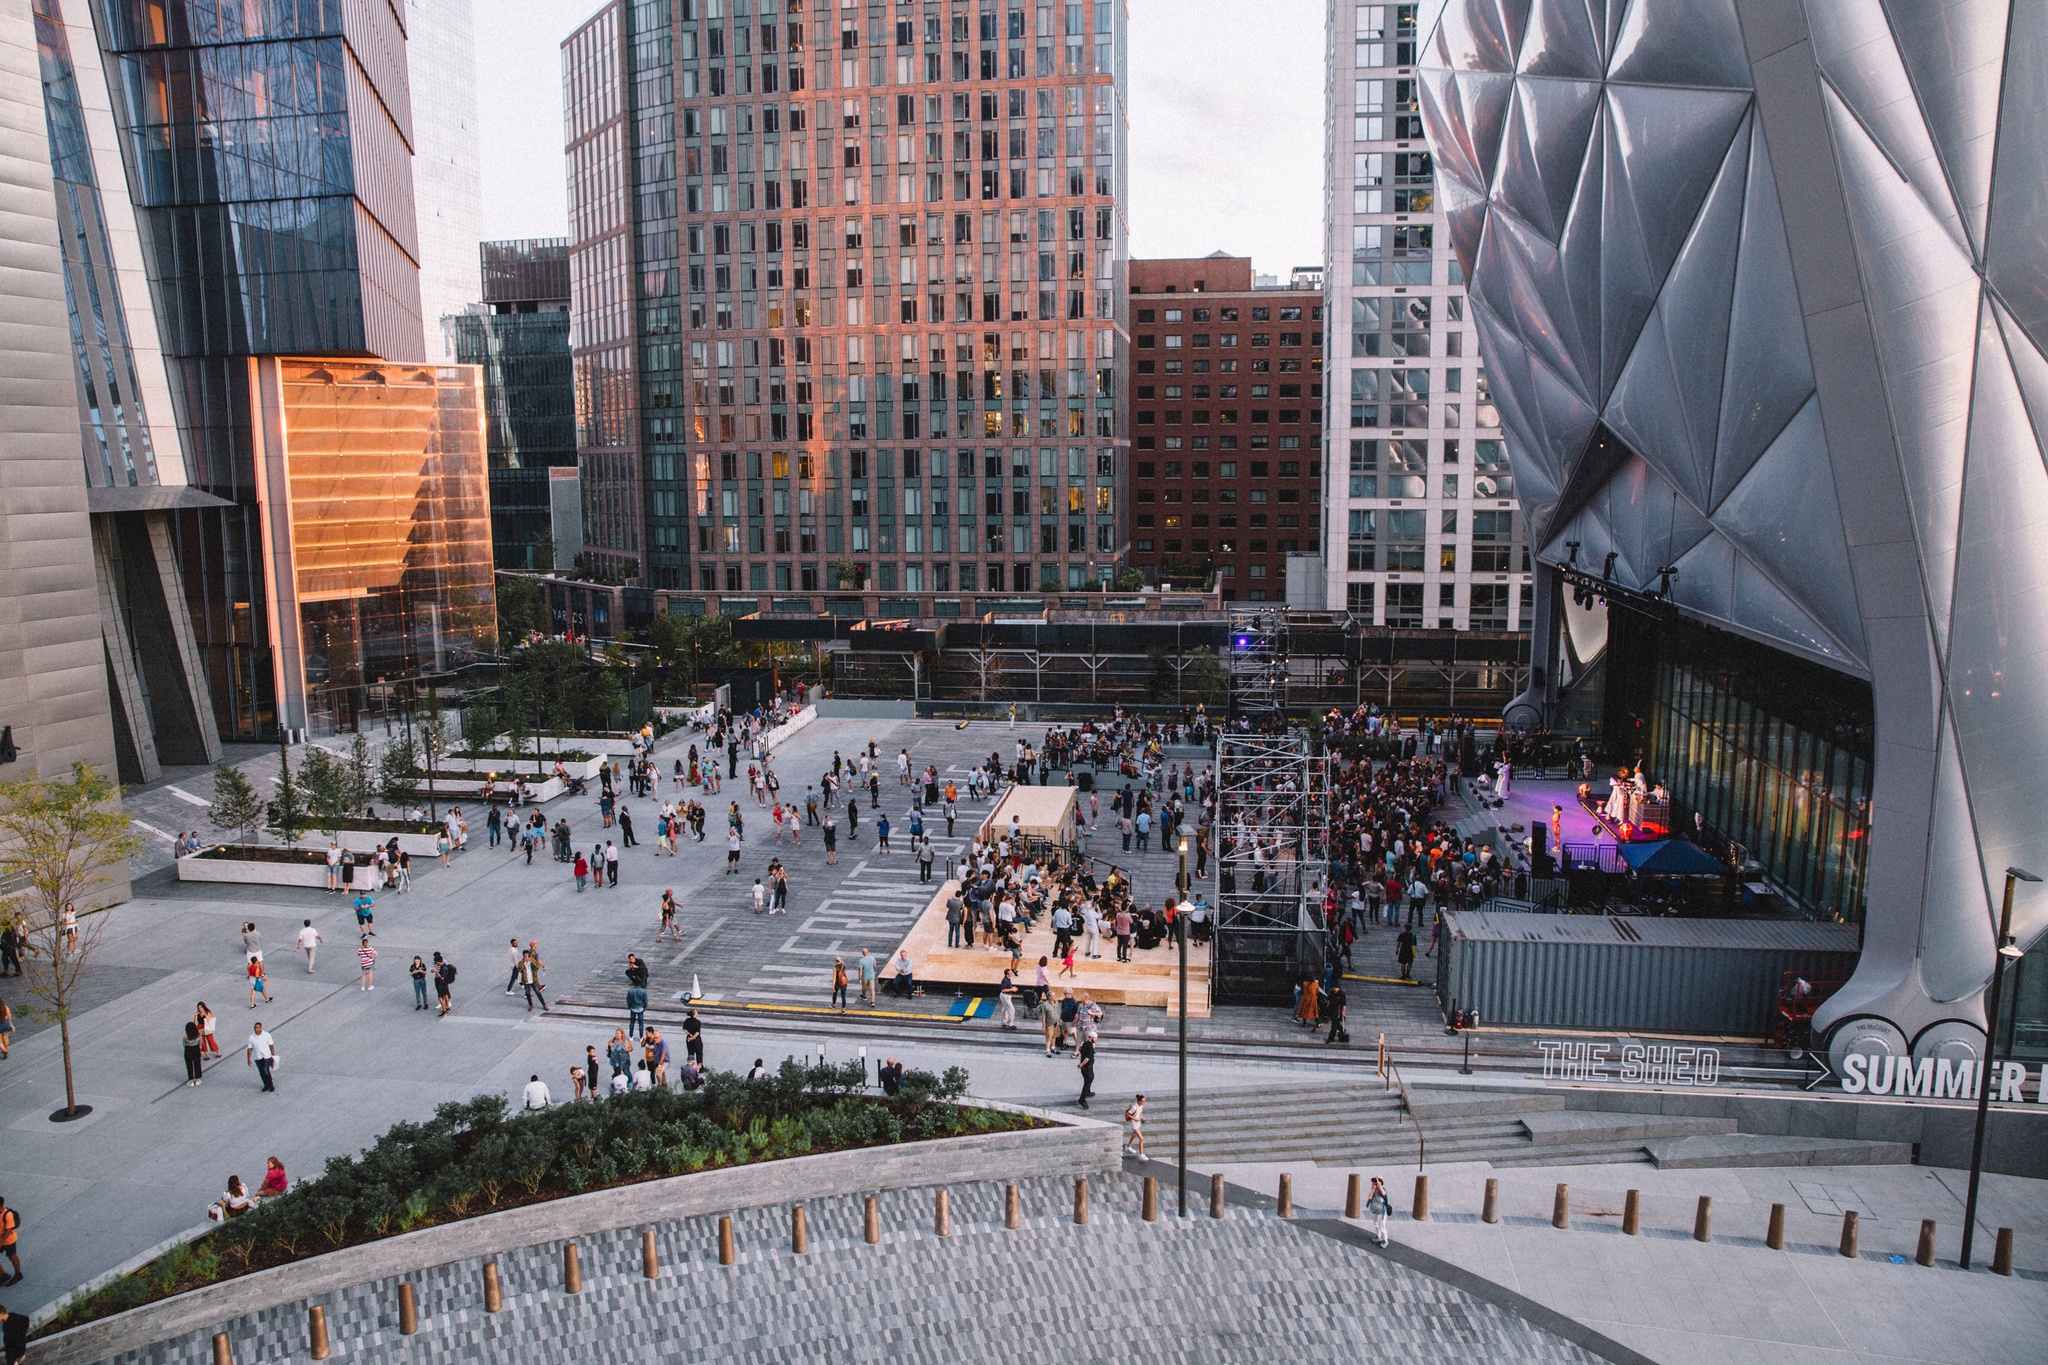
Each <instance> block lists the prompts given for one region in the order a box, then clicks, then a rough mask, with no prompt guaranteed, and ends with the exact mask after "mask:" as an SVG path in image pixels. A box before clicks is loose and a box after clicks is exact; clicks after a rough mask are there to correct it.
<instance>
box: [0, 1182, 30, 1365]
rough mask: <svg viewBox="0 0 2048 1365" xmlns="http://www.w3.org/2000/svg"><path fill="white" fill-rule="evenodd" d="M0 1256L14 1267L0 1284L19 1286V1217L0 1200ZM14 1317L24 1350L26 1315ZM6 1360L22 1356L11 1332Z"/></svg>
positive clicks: (26, 1328)
mask: <svg viewBox="0 0 2048 1365" xmlns="http://www.w3.org/2000/svg"><path fill="white" fill-rule="evenodd" d="M0 1256H5V1257H6V1258H7V1263H8V1264H9V1265H11V1266H13V1267H14V1273H13V1274H12V1275H9V1276H8V1277H7V1278H6V1279H4V1280H0V1284H20V1283H21V1280H22V1274H21V1215H20V1214H18V1213H16V1212H15V1211H14V1210H13V1209H10V1208H8V1207H7V1201H6V1200H5V1199H0ZM16 1316H18V1317H19V1318H20V1321H21V1336H22V1340H23V1343H24V1349H25V1348H26V1343H27V1340H28V1314H26V1313H22V1314H18V1315H16ZM7 1359H8V1365H13V1362H15V1361H18V1360H20V1359H22V1356H21V1355H19V1354H16V1352H15V1350H14V1345H13V1333H11V1332H10V1333H9V1334H8V1350H7Z"/></svg>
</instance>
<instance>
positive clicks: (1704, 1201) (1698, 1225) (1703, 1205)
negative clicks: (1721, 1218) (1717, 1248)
mask: <svg viewBox="0 0 2048 1365" xmlns="http://www.w3.org/2000/svg"><path fill="white" fill-rule="evenodd" d="M1692 1239H1693V1240H1694V1241H1695V1242H1711V1241H1713V1240H1714V1201H1713V1200H1712V1199H1710V1198H1709V1197H1707V1196H1706V1195H1704V1194H1703V1195H1701V1196H1700V1206H1699V1208H1698V1210H1696V1211H1695V1212H1694V1213H1693V1216H1692Z"/></svg>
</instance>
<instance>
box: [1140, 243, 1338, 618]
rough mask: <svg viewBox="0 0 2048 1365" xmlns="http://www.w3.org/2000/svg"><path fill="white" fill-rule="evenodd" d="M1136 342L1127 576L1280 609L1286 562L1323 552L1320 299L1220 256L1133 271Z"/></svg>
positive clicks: (1315, 291) (1241, 260)
mask: <svg viewBox="0 0 2048 1365" xmlns="http://www.w3.org/2000/svg"><path fill="white" fill-rule="evenodd" d="M1303 273H1304V272H1297V276H1298V277H1300V276H1302V275H1303ZM1307 273H1308V274H1311V275H1312V273H1313V272H1307ZM1295 284H1301V285H1308V286H1309V287H1305V288H1297V287H1293V286H1294V285H1295ZM1131 335H1132V338H1133V340H1132V347H1131V352H1130V355H1131V367H1132V373H1131V375H1130V376H1129V378H1128V379H1127V381H1126V384H1125V391H1126V392H1128V393H1129V394H1131V415H1132V427H1131V431H1132V443H1133V451H1132V475H1131V565H1132V567H1133V568H1136V569H1139V570H1140V571H1142V572H1143V573H1144V574H1145V577H1146V578H1147V579H1148V580H1149V581H1153V582H1159V581H1163V580H1172V581H1175V582H1189V581H1193V582H1196V583H1199V582H1201V581H1203V580H1206V579H1207V577H1208V576H1209V575H1210V574H1211V573H1212V572H1213V573H1214V574H1215V575H1216V581H1217V586H1218V587H1219V588H1221V590H1222V593H1223V597H1224V599H1225V600H1226V601H1241V602H1280V601H1285V600H1286V597H1287V592H1286V562H1287V555H1288V554H1289V553H1290V552H1295V551H1299V552H1305V553H1314V552H1315V551H1316V550H1317V549H1318V548H1319V546H1320V536H1321V526H1322V508H1321V503H1320V497H1321V491H1322V476H1323V465H1322V458H1323V457H1322V406H1323V296H1322V293H1321V291H1320V289H1319V288H1317V287H1315V286H1313V285H1310V281H1309V279H1308V278H1297V279H1296V280H1292V281H1290V283H1289V285H1288V286H1277V285H1260V284H1257V283H1256V282H1255V281H1254V278H1253V275H1252V263H1251V260H1250V259H1249V258H1248V257H1244V256H1229V255H1225V254H1224V253H1223V252H1220V251H1219V252H1217V253H1216V254H1215V255H1213V256H1204V257H1201V258H1200V259H1196V260H1161V261H1132V262H1131Z"/></svg>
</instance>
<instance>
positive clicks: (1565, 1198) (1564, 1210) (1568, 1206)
mask: <svg viewBox="0 0 2048 1365" xmlns="http://www.w3.org/2000/svg"><path fill="white" fill-rule="evenodd" d="M1571 1225H1572V1187H1571V1186H1569V1185H1559V1186H1558V1187H1557V1195H1556V1197H1555V1198H1553V1199H1552V1200H1551V1201H1550V1226H1552V1227H1554V1228H1568V1227H1570V1226H1571Z"/></svg>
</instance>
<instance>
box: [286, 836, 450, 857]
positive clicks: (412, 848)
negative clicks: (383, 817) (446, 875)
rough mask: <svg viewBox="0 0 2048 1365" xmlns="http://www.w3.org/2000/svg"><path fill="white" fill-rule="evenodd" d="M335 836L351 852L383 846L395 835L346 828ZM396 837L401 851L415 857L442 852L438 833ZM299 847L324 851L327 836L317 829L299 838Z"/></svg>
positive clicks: (431, 855) (429, 855)
mask: <svg viewBox="0 0 2048 1365" xmlns="http://www.w3.org/2000/svg"><path fill="white" fill-rule="evenodd" d="M335 837H336V838H337V839H339V840H340V841H341V846H342V847H343V848H345V849H347V850H348V851H349V852H351V853H361V852H364V851H365V850H367V849H369V848H372V847H382V846H383V845H385V844H388V843H389V842H390V841H391V840H392V838H393V837H394V836H393V835H391V834H379V833H378V832H377V831H375V830H370V829H345V830H342V831H341V832H340V833H339V834H337V835H336V836H335ZM396 838H397V839H398V849H399V851H400V852H401V853H410V854H412V856H413V857H415V858H417V857H420V856H421V855H425V856H426V857H429V858H431V857H433V856H434V855H435V854H436V853H438V852H440V846H439V844H437V843H436V842H435V840H436V838H437V836H436V835H432V834H405V833H399V834H397V835H396ZM298 847H300V848H311V849H318V850H320V851H321V852H323V853H324V852H325V851H326V849H327V836H326V835H325V834H323V833H320V832H318V831H315V832H314V833H312V834H308V835H307V836H306V837H305V838H303V839H301V840H299V842H298Z"/></svg>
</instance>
